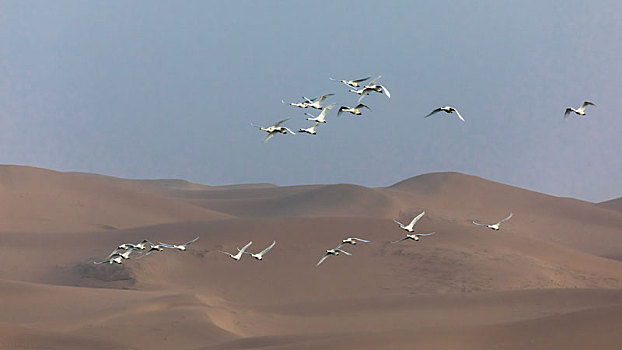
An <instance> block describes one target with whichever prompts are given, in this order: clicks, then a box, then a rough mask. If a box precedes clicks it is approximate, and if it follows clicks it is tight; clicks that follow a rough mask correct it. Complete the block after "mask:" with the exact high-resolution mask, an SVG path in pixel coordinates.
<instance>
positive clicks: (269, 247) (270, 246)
mask: <svg viewBox="0 0 622 350" xmlns="http://www.w3.org/2000/svg"><path fill="white" fill-rule="evenodd" d="M275 244H276V241H274V242H272V244H270V245H269V246H268V248H266V249H264V250H262V251H261V252H259V255H262V256H263V255H264V254H266V253H267V252H269V251H270V249H272V247H274V245H275Z"/></svg>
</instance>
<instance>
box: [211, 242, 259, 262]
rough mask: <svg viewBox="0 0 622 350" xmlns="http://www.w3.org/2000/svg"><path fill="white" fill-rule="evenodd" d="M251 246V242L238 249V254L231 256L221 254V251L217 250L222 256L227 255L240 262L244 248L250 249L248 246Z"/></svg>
mask: <svg viewBox="0 0 622 350" xmlns="http://www.w3.org/2000/svg"><path fill="white" fill-rule="evenodd" d="M251 244H253V241H250V242H248V243H247V244H246V245H245V246H244V247H242V249H239V248H238V253H237V254H235V255H233V254H231V253H229V252H223V251H222V250H219V252H221V253H223V254H227V255H229V256H230V257H232V258H233V260H240V258H242V255H243V254H244V251H245V250H246V248H248V247H250V245H251Z"/></svg>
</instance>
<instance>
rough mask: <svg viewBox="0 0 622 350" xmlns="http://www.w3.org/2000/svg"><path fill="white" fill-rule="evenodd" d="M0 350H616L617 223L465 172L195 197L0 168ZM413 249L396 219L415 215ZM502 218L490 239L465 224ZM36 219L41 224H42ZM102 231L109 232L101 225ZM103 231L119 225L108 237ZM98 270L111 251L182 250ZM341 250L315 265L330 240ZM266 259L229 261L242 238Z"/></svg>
mask: <svg viewBox="0 0 622 350" xmlns="http://www.w3.org/2000/svg"><path fill="white" fill-rule="evenodd" d="M0 204H1V205H2V211H1V214H0V215H2V216H0V218H2V220H1V222H0V298H1V299H2V301H3V303H2V305H3V306H2V312H0V348H2V349H5V348H7V349H32V348H50V349H85V348H93V349H189V350H190V349H193V350H196V349H318V348H327V349H418V348H425V349H452V350H453V349H459V350H460V349H516V350H518V349H525V348H529V349H542V350H545V349H589V348H598V349H611V350H614V349H619V344H620V343H621V342H622V212H619V211H616V210H611V209H609V208H606V207H604V205H603V203H601V204H594V203H589V202H585V201H580V200H575V199H570V198H558V197H554V196H549V195H545V194H542V193H537V192H533V191H528V190H524V189H520V188H516V187H512V186H508V185H504V184H500V183H496V182H492V181H488V180H485V179H482V178H478V177H474V176H469V175H465V174H460V173H435V174H426V175H420V176H416V177H413V178H410V179H407V180H404V181H402V182H399V183H397V184H395V185H392V186H389V187H383V188H367V187H363V186H357V185H348V184H338V185H306V186H285V187H279V186H274V185H269V184H258V185H241V186H224V187H223V186H205V185H199V184H193V183H190V182H186V181H183V180H126V179H118V178H114V177H106V176H99V175H93V174H77V173H59V172H54V171H49V170H43V169H36V168H28V167H17V166H0ZM423 210H425V211H426V215H425V216H424V217H423V218H422V219H421V221H420V222H419V223H417V226H416V229H417V230H418V232H430V231H435V232H436V234H435V235H433V236H429V237H424V238H422V239H421V241H419V242H413V241H405V242H401V243H399V244H392V243H389V242H390V241H392V240H396V239H399V238H401V237H403V235H404V231H402V230H401V229H399V227H397V225H396V224H395V223H393V221H392V219H394V218H395V219H399V220H403V221H408V220H410V219H411V218H412V217H413V216H414V215H416V214H418V213H419V212H420V211H423ZM510 211H512V212H513V213H514V217H513V218H512V219H511V220H510V221H508V222H507V223H505V224H504V225H503V226H502V228H501V230H500V231H492V230H490V229H488V228H485V227H479V226H475V225H473V224H472V223H471V220H473V219H478V220H481V221H484V222H495V221H498V220H499V219H501V218H503V217H505V216H506V215H507V214H508V213H509V212H510ZM41 218H47V220H43V221H42V220H41ZM102 225H106V227H104V226H102ZM112 227H114V228H115V229H112ZM196 236H199V237H200V239H199V241H198V242H197V243H196V244H195V245H192V246H190V247H189V249H188V251H186V252H181V251H177V250H165V251H163V252H157V253H153V254H151V255H149V256H147V257H145V258H144V259H135V258H134V259H131V260H128V261H126V262H125V263H124V264H123V265H120V266H118V265H94V264H93V261H98V260H102V259H104V258H105V257H106V256H107V255H108V254H109V253H110V252H111V251H112V249H113V248H114V247H115V246H117V245H118V244H119V243H123V242H138V241H140V240H142V239H144V238H148V239H150V240H152V241H153V242H160V241H162V242H170V243H182V242H186V241H188V240H190V239H192V238H194V237H196ZM348 236H356V237H362V238H366V239H369V240H371V243H367V244H366V243H359V244H357V245H356V246H345V247H344V249H345V250H347V251H349V252H351V253H352V256H344V255H340V256H336V257H331V258H329V259H328V260H326V261H325V262H324V263H323V264H322V265H320V266H319V267H316V266H315V265H316V263H317V261H318V260H319V258H320V257H321V256H322V255H323V252H324V251H325V250H326V249H329V248H333V247H335V246H336V245H337V244H338V243H339V241H340V240H341V239H342V238H345V237H348ZM275 240H276V241H277V244H276V246H275V247H274V249H273V250H272V251H270V252H269V253H268V255H266V257H265V259H264V260H263V261H257V260H254V259H252V258H251V257H250V256H244V257H243V258H242V260H240V261H237V262H236V261H233V260H232V259H231V258H229V257H228V256H226V255H225V254H222V253H220V252H219V250H223V251H229V252H235V251H236V248H237V247H241V246H242V245H244V244H246V242H248V241H253V244H252V245H251V247H250V248H249V251H251V252H257V251H259V250H261V249H263V248H265V247H266V246H268V245H269V244H270V243H272V241H275Z"/></svg>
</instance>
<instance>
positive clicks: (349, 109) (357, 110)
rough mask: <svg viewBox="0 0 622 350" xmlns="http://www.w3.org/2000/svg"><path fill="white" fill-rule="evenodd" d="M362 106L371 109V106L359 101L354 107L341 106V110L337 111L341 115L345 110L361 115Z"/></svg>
mask: <svg viewBox="0 0 622 350" xmlns="http://www.w3.org/2000/svg"><path fill="white" fill-rule="evenodd" d="M362 108H367V109H369V110H370V111H371V108H369V106H367V105H364V104H362V103H359V104H358V105H356V107H354V108H350V107H348V106H341V107H339V110H338V111H337V115H341V113H343V112H348V113H351V114H354V115H361V114H362V112H361V109H362Z"/></svg>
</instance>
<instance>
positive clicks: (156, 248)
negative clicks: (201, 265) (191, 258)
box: [93, 236, 199, 265]
mask: <svg viewBox="0 0 622 350" xmlns="http://www.w3.org/2000/svg"><path fill="white" fill-rule="evenodd" d="M198 240H199V237H198V236H197V237H196V238H194V239H193V240H190V241H188V242H186V243H183V244H168V243H162V242H160V243H158V244H153V243H152V242H151V241H150V240H148V239H143V240H142V241H141V242H138V243H123V244H120V245H119V246H118V247H116V248H115V249H114V250H113V251H112V253H110V255H108V257H106V259H105V260H103V261H94V262H93V263H94V264H96V265H99V264H119V265H121V264H123V260H127V259H129V258H130V255H131V254H132V253H134V252H136V253H138V254H140V255H139V256H138V259H142V258H144V257H146V256H147V255H149V254H151V253H153V252H161V251H163V250H164V248H168V249H177V250H180V251H182V252H183V251H186V250H187V248H188V246H189V245H191V244H193V243H195V242H196V241H198ZM147 247H149V249H147ZM122 251H123V252H122Z"/></svg>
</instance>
